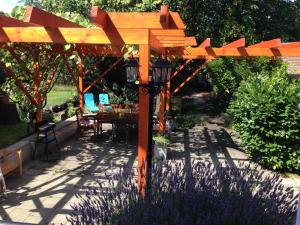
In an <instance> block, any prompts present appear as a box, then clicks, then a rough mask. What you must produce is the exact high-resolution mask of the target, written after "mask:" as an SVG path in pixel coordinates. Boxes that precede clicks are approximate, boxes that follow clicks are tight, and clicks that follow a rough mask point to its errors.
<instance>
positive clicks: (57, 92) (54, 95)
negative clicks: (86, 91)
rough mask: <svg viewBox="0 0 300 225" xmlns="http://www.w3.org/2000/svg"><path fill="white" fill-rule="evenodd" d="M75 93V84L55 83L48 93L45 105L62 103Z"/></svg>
mask: <svg viewBox="0 0 300 225" xmlns="http://www.w3.org/2000/svg"><path fill="white" fill-rule="evenodd" d="M75 94H77V91H76V87H75V86H66V85H55V86H54V87H53V89H52V90H51V91H50V92H49V93H48V98H47V105H46V107H49V106H53V105H57V104H61V103H64V102H65V101H66V100H68V99H70V98H72V97H73V96H74V95H75Z"/></svg>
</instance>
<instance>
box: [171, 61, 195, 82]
mask: <svg viewBox="0 0 300 225" xmlns="http://www.w3.org/2000/svg"><path fill="white" fill-rule="evenodd" d="M191 61H192V59H188V60H186V61H185V62H184V63H183V64H182V65H181V66H180V67H179V68H178V69H177V70H176V71H175V72H174V73H173V74H172V75H171V79H172V78H174V77H175V76H177V75H178V74H179V73H180V72H181V71H182V70H183V69H184V67H186V65H188V64H189V63H190V62H191Z"/></svg>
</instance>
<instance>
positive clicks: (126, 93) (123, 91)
mask: <svg viewBox="0 0 300 225" xmlns="http://www.w3.org/2000/svg"><path fill="white" fill-rule="evenodd" d="M112 91H113V93H114V94H113V95H111V96H110V103H111V104H131V103H136V102H137V100H138V95H137V92H136V91H135V90H133V89H130V88H128V87H126V86H124V87H120V85H118V84H117V83H114V84H113V87H112Z"/></svg>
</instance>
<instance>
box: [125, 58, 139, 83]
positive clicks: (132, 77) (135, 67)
mask: <svg viewBox="0 0 300 225" xmlns="http://www.w3.org/2000/svg"><path fill="white" fill-rule="evenodd" d="M124 66H125V67H126V76H127V82H128V83H134V82H136V80H137V78H138V73H139V63H138V62H137V61H136V59H134V58H133V57H132V58H130V59H128V60H127V62H126V64H125V65H124Z"/></svg>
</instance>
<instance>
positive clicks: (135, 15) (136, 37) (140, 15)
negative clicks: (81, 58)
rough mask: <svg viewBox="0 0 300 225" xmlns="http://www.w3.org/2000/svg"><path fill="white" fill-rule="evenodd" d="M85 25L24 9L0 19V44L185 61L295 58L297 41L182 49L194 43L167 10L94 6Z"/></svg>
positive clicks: (298, 52) (299, 49)
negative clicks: (148, 53) (132, 50)
mask: <svg viewBox="0 0 300 225" xmlns="http://www.w3.org/2000/svg"><path fill="white" fill-rule="evenodd" d="M90 21H91V23H92V24H94V25H95V26H96V27H93V28H86V27H83V26H81V25H79V24H76V23H74V22H71V21H69V20H66V19H64V18H61V17H59V16H56V15H54V14H51V13H48V12H45V11H43V10H41V9H38V8H35V7H28V8H27V11H26V15H25V18H24V21H20V20H17V19H14V18H10V17H6V16H3V15H0V43H9V42H16V43H51V44H76V50H77V51H80V52H81V53H82V54H85V55H113V56H122V55H123V52H122V46H123V45H149V46H150V48H151V49H152V50H155V51H156V52H165V53H166V54H168V55H170V56H179V57H182V58H187V59H196V58H205V59H213V58H217V57H221V56H233V57H252V56H253V57H255V56H268V57H272V56H273V57H277V56H290V57H292V56H299V55H300V42H292V43H281V40H280V39H274V40H270V41H264V42H261V43H258V44H254V45H251V46H248V47H245V39H244V38H242V39H239V40H236V41H234V42H232V43H229V44H227V45H225V46H223V47H219V48H213V47H211V46H210V39H209V38H208V39H206V40H204V41H203V43H201V44H200V45H199V46H198V47H196V48H189V47H188V48H186V46H196V45H197V43H196V40H195V38H194V37H187V36H185V34H184V29H185V24H184V23H183V21H182V19H181V18H180V15H179V14H178V13H176V12H169V11H168V7H167V6H162V7H161V11H160V12H159V13H153V12H151V13H149V12H128V13H127V12H122V13H120V12H105V11H103V10H101V9H100V8H99V7H97V6H94V7H93V8H92V10H91V15H90ZM104 45H111V46H112V47H107V46H104Z"/></svg>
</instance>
